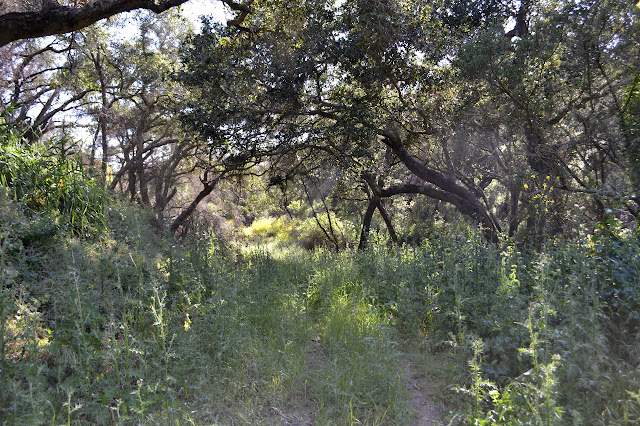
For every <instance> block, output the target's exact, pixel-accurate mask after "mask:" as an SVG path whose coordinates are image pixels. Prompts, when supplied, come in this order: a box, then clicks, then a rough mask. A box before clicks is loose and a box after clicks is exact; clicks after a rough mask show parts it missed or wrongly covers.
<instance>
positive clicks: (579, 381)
mask: <svg viewBox="0 0 640 426" xmlns="http://www.w3.org/2000/svg"><path fill="white" fill-rule="evenodd" d="M4 149H5V151H3V152H5V153H6V152H12V153H13V154H11V155H14V154H15V156H14V157H11V158H12V160H11V161H12V162H11V164H12V165H11V166H10V167H9V166H8V164H9V161H7V160H6V159H7V158H9V157H10V156H9V154H4V155H5V156H4V157H2V158H3V161H4V163H3V165H2V167H4V169H3V170H5V171H4V172H3V173H5V174H4V176H5V178H4V181H3V183H2V185H1V186H0V247H1V252H0V369H1V370H2V371H1V374H0V387H1V388H2V390H3V391H2V392H0V419H1V420H2V421H3V422H6V423H7V424H48V423H51V424H59V423H65V424H131V423H135V424H138V423H139V424H158V423H160V424H168V423H174V424H185V423H194V424H238V423H240V424H256V423H260V424H282V423H305V422H310V423H313V424H357V423H361V424H385V425H386V424H406V423H407V419H411V418H412V416H413V415H414V414H413V413H411V412H410V409H409V407H408V405H407V400H408V398H409V394H408V391H407V384H406V377H405V372H404V370H403V368H402V362H401V358H402V359H407V358H409V359H412V360H414V362H415V367H416V368H420V369H423V370H424V372H425V374H427V373H428V374H427V375H426V376H425V381H427V382H429V383H432V385H433V386H437V387H436V389H434V392H433V394H434V395H439V398H441V399H442V400H444V401H445V402H446V403H447V404H448V406H449V408H450V412H449V413H448V414H445V419H443V421H447V422H451V423H453V424H456V423H460V424H466V423H473V424H603V425H604V424H635V423H637V422H638V421H640V419H639V416H640V404H639V402H640V398H639V396H638V394H639V389H640V377H639V372H640V369H639V365H638V360H640V356H639V355H640V354H639V353H638V352H639V348H640V345H639V342H638V326H639V325H640V322H639V321H640V318H639V316H638V312H640V310H639V308H640V306H639V304H640V292H639V288H638V284H639V282H638V278H637V277H638V276H640V256H638V255H639V254H640V247H639V245H638V241H637V239H635V238H633V237H632V236H630V235H627V234H625V233H623V232H618V233H613V234H611V235H609V236H607V237H591V236H582V237H580V236H577V237H576V238H574V239H573V240H572V241H552V242H549V243H548V244H547V245H546V246H545V247H544V248H543V250H542V251H540V252H527V251H520V250H519V249H518V248H517V247H516V246H515V245H513V244H508V243H506V242H505V243H504V244H502V245H501V246H499V247H496V246H492V245H487V244H486V243H485V242H484V241H483V240H482V239H481V238H480V237H478V236H476V235H475V233H474V232H473V231H472V230H467V231H465V232H459V233H455V234H451V235H450V234H447V233H444V234H443V235H441V236H440V237H438V239H433V240H430V241H429V242H427V243H425V244H423V245H422V246H420V247H405V248H400V249H396V250H392V251H390V250H389V249H388V248H386V247H383V245H381V244H379V245H375V244H374V245H372V247H371V248H370V249H369V250H367V251H363V252H356V251H344V252H342V253H334V252H331V251H328V250H324V249H319V250H315V251H306V250H302V249H300V248H295V247H294V246H283V245H277V244H276V245H271V246H252V247H248V248H236V247H233V246H232V245H230V244H228V243H226V242H224V241H221V240H219V239H217V238H216V237H215V236H214V235H212V234H211V233H210V231H209V230H207V229H202V230H200V231H198V232H196V233H195V234H194V235H193V236H192V237H190V238H189V239H185V240H182V241H176V240H174V239H172V238H171V237H170V236H168V235H159V234H158V232H157V230H156V229H155V228H153V227H152V226H151V222H152V217H153V214H152V213H151V212H146V211H144V210H140V209H138V208H137V207H135V206H131V205H128V204H126V203H122V202H120V201H118V200H117V199H115V198H108V197H107V198H100V200H99V202H93V201H91V198H82V195H81V194H83V190H82V188H85V189H87V188H89V189H90V190H91V191H93V190H94V189H96V187H95V186H93V185H95V183H92V181H91V180H86V181H82V179H86V178H85V177H82V174H81V173H80V172H79V171H78V175H77V179H78V180H79V181H81V182H80V183H79V185H78V186H77V187H76V190H77V192H75V193H73V194H71V195H70V196H72V197H78V199H82V200H84V201H83V202H78V203H76V204H73V203H68V204H64V203H63V204H55V203H54V201H55V200H58V198H57V197H58V193H57V192H56V191H57V188H58V186H57V185H58V184H56V183H51V182H54V177H55V176H58V177H57V179H63V178H64V179H67V177H65V176H63V175H62V174H59V175H56V174H55V173H53V174H52V175H48V174H47V173H49V171H45V170H44V168H43V167H41V170H40V172H39V173H40V175H41V176H49V177H50V179H49V180H47V179H40V177H38V178H35V177H30V176H33V173H34V171H33V170H32V169H31V168H30V167H27V166H26V165H25V166H24V167H23V166H19V165H20V164H31V165H33V164H36V165H37V164H44V163H38V162H37V161H41V159H37V158H35V157H36V156H35V154H33V153H32V152H31V151H30V150H32V149H36V148H32V147H21V148H19V149H18V148H11V149H13V151H11V150H8V149H7V148H4ZM37 149H44V148H37ZM48 149H49V151H48V152H56V151H55V150H56V148H55V147H49V148H48ZM41 157H42V158H45V159H46V158H50V157H46V156H41ZM18 158H19V159H20V160H18ZM56 158H59V155H58V157H56ZM65 158H66V156H65ZM42 161H44V160H42ZM47 161H53V160H47ZM55 161H56V163H55V164H54V169H55V167H62V166H58V165H57V164H58V163H57V162H59V161H60V160H59V159H57V160H55ZM65 161H66V160H65ZM46 164H49V163H46ZM39 167H40V166H39ZM65 167H67V166H65ZM7 170H10V172H7ZM74 170H75V169H74ZM56 173H57V172H56ZM40 175H39V176H40ZM51 176H54V177H51ZM20 182H31V183H28V184H24V185H23V184H22V183H20ZM83 182H84V183H83ZM83 185H86V186H83ZM78 188H80V189H78ZM96 190H97V189H96ZM40 192H43V193H44V194H46V195H44V196H43V197H44V199H45V200H48V201H47V202H46V203H45V204H37V203H36V204H33V203H35V201H30V200H37V199H38V197H36V195H34V194H39V193H40ZM78 194H80V195H78ZM87 200H89V201H87ZM61 206H66V207H61ZM74 206H75V207H74ZM85 208H93V209H94V212H95V213H96V215H97V216H96V218H98V219H99V220H98V219H96V221H93V219H92V220H91V221H89V219H87V220H88V221H87V222H78V221H77V220H75V219H74V220H72V219H71V216H72V215H74V214H75V215H82V214H84V213H83V210H82V209H85ZM78 209H80V210H78ZM51 217H56V218H58V221H57V223H58V224H67V225H64V226H62V225H60V226H56V227H55V228H54V229H53V231H52V232H49V233H48V234H47V236H46V237H44V236H42V234H41V233H40V232H41V231H39V229H40V227H46V226H48V225H47V224H48V223H49V222H50V219H51ZM78 223H85V224H86V226H88V227H89V228H83V227H78V226H76V224H78ZM83 229H84V230H85V231H83ZM87 229H89V231H86V230H87ZM87 236H90V237H87ZM406 352H409V353H408V354H407V353H406ZM430 363H431V364H434V363H435V365H429V364H430Z"/></svg>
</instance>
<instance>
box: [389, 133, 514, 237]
mask: <svg viewBox="0 0 640 426" xmlns="http://www.w3.org/2000/svg"><path fill="white" fill-rule="evenodd" d="M380 134H381V135H382V136H383V137H384V139H383V142H384V143H385V144H386V145H387V146H388V147H390V148H391V149H392V150H393V153H394V154H395V155H396V157H397V158H398V159H399V160H400V161H401V162H402V163H403V164H404V165H405V166H406V167H407V168H408V169H409V170H410V171H411V172H412V173H413V174H414V175H416V176H417V177H418V178H420V179H421V180H423V181H425V182H427V183H430V184H432V185H434V186H436V187H437V188H433V187H431V186H422V185H404V187H405V188H404V189H408V187H411V188H410V189H411V191H413V193H421V194H425V195H427V196H429V197H432V198H435V199H438V200H442V201H445V202H448V203H451V204H453V205H454V206H456V207H457V208H458V210H460V212H461V213H463V214H464V215H467V216H469V217H471V218H472V219H473V220H474V221H476V222H477V223H478V224H479V225H480V226H481V227H482V230H483V233H484V235H485V237H486V238H487V240H489V241H492V242H497V241H498V234H499V233H500V232H502V230H501V229H500V226H499V225H498V224H497V223H496V222H494V221H493V220H492V219H491V216H490V215H489V212H488V211H487V209H486V208H485V207H484V206H483V205H482V203H481V202H480V199H479V198H478V197H477V196H476V195H475V194H474V193H473V192H471V191H469V190H468V189H466V188H464V187H463V186H461V185H459V184H458V183H456V181H455V180H453V179H450V178H448V177H447V176H445V175H443V174H442V173H440V172H438V171H436V170H433V169H431V168H429V167H428V166H426V165H424V164H422V163H421V162H420V161H418V159H417V158H416V157H414V156H413V155H412V154H411V153H410V152H409V151H408V150H407V148H406V147H405V146H404V144H403V143H402V140H401V139H400V135H399V134H398V132H397V131H396V130H395V129H392V128H388V129H387V130H385V131H382V132H380ZM396 190H398V188H396ZM401 192H404V191H401ZM380 196H385V195H383V193H382V192H381V193H380Z"/></svg>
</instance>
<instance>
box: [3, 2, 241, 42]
mask: <svg viewBox="0 0 640 426" xmlns="http://www.w3.org/2000/svg"><path fill="white" fill-rule="evenodd" d="M187 1H188V0H94V1H92V2H89V3H87V4H85V5H84V6H82V7H77V8H76V7H65V6H60V5H58V4H57V3H56V2H52V1H51V2H48V3H47V7H43V9H42V10H40V11H37V12H11V13H7V14H4V15H1V16H0V46H4V45H5V44H8V43H11V42H12V41H15V40H20V39H23V38H35V37H43V36H48V35H54V34H64V33H69V32H72V31H77V30H80V29H82V28H84V27H88V26H89V25H91V24H94V23H96V22H98V21H99V20H101V19H104V18H108V17H110V16H113V15H117V14H118V13H122V12H128V11H131V10H136V9H147V10H150V11H152V12H155V13H162V12H164V11H165V10H168V9H170V8H172V7H175V6H179V5H181V4H183V3H186V2H187ZM222 1H223V3H225V4H226V5H227V6H228V7H229V8H230V9H231V10H234V11H236V12H238V16H237V17H236V18H235V19H233V20H231V21H229V25H234V26H237V27H239V26H240V25H241V24H242V22H243V21H244V19H245V18H246V17H247V14H249V13H251V12H252V11H253V9H252V8H251V7H250V5H251V3H253V0H249V1H247V2H246V3H237V2H234V1H231V0H222Z"/></svg>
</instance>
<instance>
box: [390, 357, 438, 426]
mask: <svg viewBox="0 0 640 426" xmlns="http://www.w3.org/2000/svg"><path fill="white" fill-rule="evenodd" d="M400 366H401V367H402V369H403V370H404V372H405V374H406V376H407V391H408V392H409V401H408V404H407V405H408V406H409V409H411V411H413V412H414V413H415V415H416V418H415V419H414V420H413V421H412V422H411V423H410V424H411V426H433V425H443V424H444V423H443V422H442V420H441V419H442V413H443V407H442V406H441V404H438V403H435V402H434V401H433V398H432V397H431V394H432V390H431V388H430V387H429V383H428V378H427V377H426V375H425V374H424V373H422V372H420V371H419V370H418V369H417V368H416V366H415V365H414V364H413V363H412V362H411V361H409V360H408V359H407V358H401V359H400Z"/></svg>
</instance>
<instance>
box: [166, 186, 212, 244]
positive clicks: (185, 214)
mask: <svg viewBox="0 0 640 426" xmlns="http://www.w3.org/2000/svg"><path fill="white" fill-rule="evenodd" d="M223 176H224V174H221V175H219V176H217V177H216V178H215V179H213V180H210V181H205V180H204V179H202V180H203V182H202V183H203V185H204V188H202V190H201V191H200V192H199V193H198V195H197V196H196V198H195V199H194V200H193V201H192V202H191V203H190V204H189V205H188V206H187V208H185V209H184V210H183V211H182V213H180V214H179V215H178V217H176V218H175V219H174V220H173V223H171V226H170V227H169V229H171V232H174V233H175V232H176V231H177V230H178V228H180V226H182V224H184V223H185V222H186V220H187V219H188V218H189V216H191V215H192V214H193V212H194V211H195V210H196V207H198V204H200V201H202V200H204V199H205V197H206V196H207V195H209V194H211V192H212V191H213V190H214V189H215V187H216V186H217V185H218V182H220V179H222V177H223Z"/></svg>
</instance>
